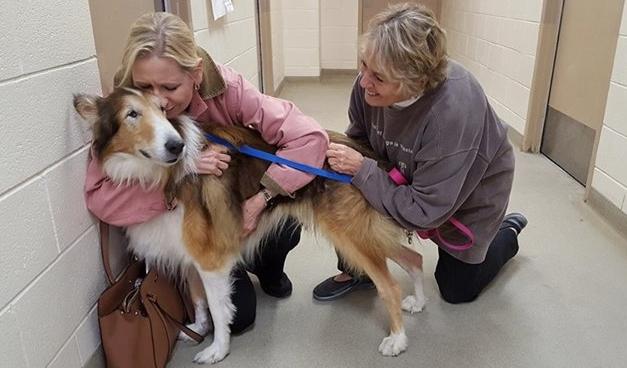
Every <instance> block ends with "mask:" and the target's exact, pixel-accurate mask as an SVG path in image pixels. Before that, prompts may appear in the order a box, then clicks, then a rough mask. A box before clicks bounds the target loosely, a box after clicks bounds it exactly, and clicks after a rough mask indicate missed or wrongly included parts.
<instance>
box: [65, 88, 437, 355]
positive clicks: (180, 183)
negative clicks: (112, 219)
mask: <svg viewBox="0 0 627 368" xmlns="http://www.w3.org/2000/svg"><path fill="white" fill-rule="evenodd" d="M74 105H75V108H76V110H77V111H78V112H79V113H80V114H81V116H83V117H84V118H85V119H86V120H87V121H89V122H91V124H92V126H93V132H94V141H93V144H94V149H95V152H96V155H97V158H96V159H98V160H100V162H101V164H102V167H103V169H104V171H105V174H106V175H108V176H109V177H111V178H112V180H113V181H114V182H117V183H127V182H131V181H132V182H139V183H140V184H141V185H143V186H145V187H147V188H149V187H150V188H163V190H164V191H165V193H166V197H167V198H168V199H169V200H171V201H172V203H173V204H174V203H176V207H175V208H174V209H172V210H170V211H168V212H166V213H164V214H163V215H160V216H158V217H157V218H155V219H152V220H150V221H148V222H146V223H143V224H138V225H133V226H129V227H128V228H127V234H128V236H129V238H130V246H131V248H132V250H133V252H135V253H136V254H137V255H138V256H141V257H145V258H146V259H147V261H148V262H149V263H150V264H152V265H156V266H161V267H164V268H166V269H169V270H176V271H175V272H179V271H185V270H188V269H192V271H193V270H195V271H197V273H196V272H189V273H188V277H189V280H190V282H191V283H192V284H194V282H193V281H194V280H196V281H197V282H199V283H202V286H203V287H204V290H203V289H202V288H201V289H200V290H199V289H197V288H194V287H192V288H191V289H192V298H193V299H194V303H195V306H196V322H195V324H194V325H192V328H197V329H199V330H201V332H206V330H207V326H208V318H207V316H206V307H207V305H208V307H209V310H210V312H211V317H212V320H213V324H214V340H213V343H212V344H211V345H210V346H209V347H208V348H206V349H204V350H203V351H201V352H200V353H198V355H197V356H196V358H195V359H194V360H195V361H196V362H199V363H204V362H208V361H209V362H217V361H219V360H221V359H223V358H224V357H225V356H226V355H227V354H228V352H229V335H230V332H229V324H230V322H231V321H232V318H233V313H234V307H233V304H232V303H231V300H230V294H231V281H230V272H231V269H232V267H233V266H234V264H235V263H236V262H237V261H238V259H240V257H241V255H242V254H243V253H244V252H245V251H246V250H248V249H252V248H254V245H256V244H258V243H260V240H261V239H262V238H263V237H264V236H266V235H267V234H268V233H269V232H271V231H274V230H275V229H276V228H277V226H278V224H280V223H281V221H283V220H284V219H285V218H286V217H287V216H293V217H295V218H297V219H298V220H299V221H301V222H302V223H303V224H304V225H305V226H310V227H311V228H312V229H314V230H315V231H316V232H318V233H321V234H323V235H325V236H326V237H327V238H328V239H329V240H330V241H331V243H332V244H333V245H334V246H335V247H336V249H337V250H338V251H339V252H340V253H341V254H342V255H343V256H344V257H345V258H346V260H347V261H348V262H349V263H350V264H351V265H352V266H353V267H355V268H356V269H359V270H362V271H365V272H366V273H367V274H368V275H369V276H370V278H371V279H372V280H373V281H374V283H375V285H376V287H377V290H378V292H379V295H380V296H381V298H382V299H383V300H384V302H385V305H386V308H387V310H388V313H389V315H390V323H391V325H390V335H389V336H387V337H386V338H384V339H383V342H382V343H381V344H380V346H379V351H381V353H383V354H384V355H398V354H399V353H401V352H402V351H404V350H405V349H406V347H407V337H406V335H405V331H404V328H403V323H402V315H401V308H402V309H405V310H407V311H410V312H412V313H413V312H417V311H420V310H422V308H423V306H424V302H425V299H424V296H423V291H422V257H421V256H420V255H419V254H418V253H416V252H414V251H413V250H411V249H409V248H407V247H404V246H403V245H402V239H403V236H404V232H403V230H402V229H401V228H400V227H399V226H398V225H397V224H396V223H395V222H394V221H393V220H391V219H390V218H387V217H385V216H383V215H381V214H380V213H378V212H376V211H375V210H374V209H373V208H372V207H371V206H370V205H369V204H368V202H367V201H366V200H365V199H364V198H363V196H362V195H361V194H360V193H359V191H358V190H357V189H356V188H355V187H353V186H352V185H346V184H342V183H338V182H334V181H329V180H325V179H323V178H320V177H317V178H315V179H314V180H313V181H312V182H311V183H310V184H308V185H307V186H305V187H304V188H302V189H301V190H299V191H298V192H297V193H295V198H294V199H292V198H283V197H282V198H279V199H278V203H277V204H276V206H273V207H271V208H267V209H266V210H265V211H264V212H263V213H262V215H261V218H260V221H259V223H258V226H257V230H255V232H254V233H253V234H252V235H251V236H249V237H248V238H246V239H242V238H241V233H242V212H241V208H242V204H243V202H244V201H245V200H246V199H247V198H249V197H250V196H252V195H254V194H255V193H257V192H258V191H259V190H260V184H259V182H260V179H261V177H262V176H263V174H264V172H265V171H266V169H267V167H268V163H266V162H263V161H260V160H257V159H252V158H248V157H244V156H242V155H240V154H233V155H232V161H231V162H230V164H229V168H228V169H227V170H225V172H224V174H223V175H222V176H213V175H196V174H194V173H193V169H194V167H195V161H196V159H197V157H198V155H199V153H200V151H201V149H203V147H204V146H205V145H206V144H207V142H206V141H205V140H204V137H203V134H202V132H201V131H200V129H199V128H198V127H197V126H196V125H195V123H194V122H193V121H191V120H190V119H188V118H186V117H180V118H178V119H175V120H172V121H168V120H167V119H166V117H165V115H164V113H163V111H161V110H160V108H159V105H158V103H157V102H156V101H155V100H154V99H153V98H152V97H150V96H149V95H144V94H143V93H141V92H138V91H136V90H132V89H126V88H122V89H116V90H115V91H114V92H113V93H112V94H110V95H109V96H108V97H107V98H100V97H95V96H86V95H77V96H75V98H74ZM206 129H208V130H209V132H210V133H212V134H215V135H218V136H220V137H222V138H224V139H226V140H228V141H229V142H231V143H232V144H235V145H241V144H247V145H250V146H253V147H256V148H259V149H262V150H265V151H274V150H275V148H274V147H272V146H270V145H268V144H267V143H265V142H264V141H263V140H262V139H261V138H260V135H259V134H258V133H257V132H255V131H253V130H250V129H246V128H240V127H220V126H217V125H215V126H210V127H206ZM330 137H331V140H332V141H333V142H338V143H342V144H346V145H349V146H351V147H353V148H355V149H358V150H360V151H361V152H362V153H363V154H365V155H369V156H371V155H372V154H371V153H370V152H368V151H367V150H366V149H364V148H363V147H361V146H360V145H358V144H357V143H355V142H353V141H351V140H349V139H347V138H346V137H344V136H342V135H340V134H337V133H330ZM177 143H184V148H183V149H182V151H181V152H176V151H177V150H176V149H172V148H170V149H168V148H167V147H168V145H169V146H177ZM164 147H166V148H164ZM179 148H180V146H179ZM171 151H173V152H171ZM387 258H390V259H393V260H394V261H396V262H397V263H398V264H399V265H401V266H402V267H403V268H404V269H405V270H406V271H407V272H408V273H409V274H410V276H411V277H412V279H413V280H414V286H415V290H414V291H415V295H410V296H408V297H407V298H405V299H404V300H403V301H402V302H401V291H400V287H399V285H398V283H397V282H396V281H395V280H394V279H393V278H392V276H391V275H390V273H389V271H388V268H387V265H386V259H387ZM203 291H204V294H206V295H203Z"/></svg>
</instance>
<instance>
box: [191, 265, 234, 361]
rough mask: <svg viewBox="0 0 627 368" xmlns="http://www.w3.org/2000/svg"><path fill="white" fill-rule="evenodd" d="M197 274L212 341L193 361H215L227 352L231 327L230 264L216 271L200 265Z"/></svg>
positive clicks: (232, 308)
mask: <svg viewBox="0 0 627 368" xmlns="http://www.w3.org/2000/svg"><path fill="white" fill-rule="evenodd" d="M196 268H197V269H198V274H199V275H200V279H201V280H202V284H203V286H204V287H205V293H206V295H207V303H208V304H209V311H210V312H211V318H212V320H213V342H212V343H211V345H209V347H207V348H205V349H204V350H202V351H201V352H199V353H198V354H196V356H195V357H194V362H196V363H199V364H203V363H207V362H210V363H216V362H219V361H221V360H222V359H224V357H226V355H227V354H228V353H229V347H230V339H231V329H230V324H231V322H232V320H233V315H234V314H235V307H234V306H233V303H232V302H231V277H230V276H231V268H232V265H229V266H228V267H224V268H223V269H221V270H216V271H204V270H202V269H200V267H196Z"/></svg>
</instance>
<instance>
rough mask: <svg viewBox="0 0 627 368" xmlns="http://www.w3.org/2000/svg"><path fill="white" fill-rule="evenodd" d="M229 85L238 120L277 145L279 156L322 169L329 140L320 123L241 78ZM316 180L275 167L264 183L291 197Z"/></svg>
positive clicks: (270, 169)
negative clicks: (263, 92)
mask: <svg viewBox="0 0 627 368" xmlns="http://www.w3.org/2000/svg"><path fill="white" fill-rule="evenodd" d="M229 83H232V85H231V86H230V87H231V88H228V92H227V93H228V94H229V96H227V99H228V100H230V101H228V103H229V105H230V110H231V111H234V114H235V118H236V119H235V120H237V121H240V122H242V124H243V125H245V126H247V127H249V128H253V129H255V130H257V131H259V132H260V133H261V136H262V137H263V139H264V140H265V141H266V142H268V143H270V144H272V145H275V146H277V147H278V150H277V152H276V154H277V156H280V157H283V158H286V159H288V160H293V161H297V162H300V163H304V164H307V165H310V166H314V167H318V168H320V167H322V165H323V163H324V160H325V155H326V150H327V148H328V145H329V137H328V135H327V133H326V132H325V131H324V130H323V129H322V127H321V126H320V125H319V124H318V122H316V121H315V120H314V119H313V118H311V117H309V116H306V115H305V114H303V113H302V112H301V111H300V110H299V109H298V108H297V107H296V106H295V105H294V104H293V103H291V102H289V101H285V100H282V99H279V98H274V97H271V96H267V95H264V94H262V93H261V92H259V91H258V90H257V88H256V87H254V86H253V85H252V84H251V83H250V82H248V81H247V80H246V79H245V78H244V77H243V76H241V75H238V76H237V77H236V78H235V79H234V80H233V81H231V82H229ZM313 178H314V175H311V174H307V173H303V172H301V171H298V170H295V169H291V168H288V167H285V166H281V165H277V164H272V165H270V167H269V168H268V171H266V173H265V175H264V177H263V178H262V184H263V185H264V186H266V187H270V189H273V190H276V191H278V192H279V193H280V194H282V195H291V194H292V193H293V192H294V191H296V190H298V189H300V188H302V187H304V186H305V185H306V184H308V183H309V182H310V181H311V180H313Z"/></svg>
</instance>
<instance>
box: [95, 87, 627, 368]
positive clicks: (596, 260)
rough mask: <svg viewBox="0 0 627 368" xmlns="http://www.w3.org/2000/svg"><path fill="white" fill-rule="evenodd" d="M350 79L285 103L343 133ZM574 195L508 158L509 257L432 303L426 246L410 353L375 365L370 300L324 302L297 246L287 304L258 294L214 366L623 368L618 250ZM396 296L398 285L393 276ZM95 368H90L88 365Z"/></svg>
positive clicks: (622, 242) (289, 92)
mask: <svg viewBox="0 0 627 368" xmlns="http://www.w3.org/2000/svg"><path fill="white" fill-rule="evenodd" d="M351 83H352V79H351V78H349V77H333V78H329V79H325V80H323V81H322V82H297V83H288V84H287V85H286V86H285V89H284V90H283V92H282V97H284V98H287V99H291V100H293V101H295V102H296V104H297V105H298V106H299V107H300V108H301V109H302V110H303V111H304V112H305V113H307V114H309V115H312V116H313V117H315V118H316V119H318V121H320V123H322V124H323V126H325V127H327V128H330V129H334V130H340V131H342V130H343V129H344V127H345V125H346V121H347V118H346V109H347V101H348V97H349V91H350V87H351ZM583 192H584V190H583V188H582V187H581V186H580V185H579V184H577V183H576V182H575V181H574V180H573V179H571V178H570V177H569V176H568V175H566V174H565V173H564V172H562V171H561V170H560V169H559V168H558V167H556V166H555V165H554V164H552V163H551V162H550V161H549V160H547V159H546V158H544V157H543V156H539V155H530V154H525V153H517V171H516V179H515V183H514V192H513V194H512V198H511V203H510V209H511V210H512V211H520V212H523V213H524V214H526V215H527V217H528V219H529V226H528V227H527V228H526V229H525V231H524V232H523V233H522V235H521V237H520V244H521V251H520V253H519V254H518V255H517V256H516V257H515V258H514V259H513V260H512V261H511V262H510V263H509V264H508V265H507V266H506V267H505V269H504V270H503V272H502V274H501V275H499V277H498V278H497V280H496V281H495V282H494V283H493V284H492V285H491V286H490V287H488V289H487V290H485V291H484V293H483V294H482V295H481V296H480V297H479V299H478V300H476V301H475V302H473V303H470V304H466V305H450V304H447V303H445V302H444V301H442V299H441V298H440V296H439V294H438V291H437V286H436V284H435V280H434V278H433V271H434V267H435V262H436V257H437V250H436V248H435V246H434V245H432V244H430V243H424V244H422V245H417V246H416V247H417V250H419V251H420V252H422V253H423V254H424V255H425V293H426V295H427V297H428V298H429V300H428V302H427V306H426V309H425V311H424V312H422V313H420V314H417V315H405V317H404V318H405V324H406V329H407V334H408V337H409V343H410V346H409V348H408V350H407V352H405V353H403V354H402V355H400V356H398V357H396V358H384V357H382V356H381V355H380V354H379V353H378V352H377V346H378V344H379V342H380V340H381V338H383V337H384V335H385V334H386V328H387V320H386V313H385V311H384V307H383V305H382V303H381V302H380V301H379V300H378V299H377V297H376V292H375V291H374V290H370V291H361V292H358V293H355V294H353V295H350V296H348V297H346V298H344V299H341V300H338V301H335V302H331V303H318V302H314V301H313V300H312V297H311V290H312V288H313V287H314V286H315V285H316V284H317V283H318V282H319V281H321V280H322V279H324V278H325V277H327V276H329V275H331V274H333V273H335V272H336V269H335V261H336V260H335V257H334V253H333V251H332V250H331V249H330V248H329V247H328V246H327V245H326V244H325V243H324V241H322V240H317V239H314V238H313V237H312V236H310V235H307V236H305V237H304V239H303V240H302V241H301V244H300V245H299V246H298V247H297V248H296V249H295V250H294V251H293V252H292V254H291V255H290V257H289V258H288V262H287V273H288V274H289V275H290V277H291V279H292V281H293V283H294V293H293V295H292V296H291V297H290V298H287V299H285V300H277V299H274V298H272V297H269V296H267V295H265V294H263V292H261V291H260V289H258V291H259V293H258V312H257V322H256V325H255V327H254V328H253V329H252V330H250V331H248V332H246V333H244V334H242V335H240V336H235V337H233V339H232V342H231V354H230V355H229V356H228V357H227V358H226V360H224V361H223V362H221V363H219V364H218V365H217V366H219V367H225V368H226V367H238V368H244V367H258V368H261V367H290V368H291V367H360V368H366V367H425V368H427V367H438V368H439V367H442V368H444V367H454V368H459V367H481V368H488V367H498V368H503V367H525V368H527V367H552V368H553V367H569V368H570V367H604V368H605V367H617V368H618V367H625V366H626V364H627V348H626V347H627V239H625V238H624V237H621V236H620V235H619V234H618V233H617V231H615V229H613V228H612V227H610V226H609V225H608V224H607V223H606V222H605V221H604V220H603V219H602V218H601V217H599V216H598V215H597V214H596V213H595V212H594V211H593V210H591V209H590V208H589V207H588V205H586V204H585V203H584V202H583V201H582V198H583ZM392 269H393V272H394V274H395V275H397V276H398V278H399V279H400V280H401V281H402V285H403V288H404V290H405V292H407V291H409V290H410V287H411V285H410V283H409V280H408V279H407V278H406V277H405V275H404V273H403V272H402V271H400V269H398V268H396V267H395V266H393V267H392ZM210 340H211V338H210V337H209V339H208V341H207V342H205V343H204V344H203V345H202V346H192V345H184V344H179V345H178V347H177V352H176V354H175V356H174V358H173V360H172V362H171V364H170V366H171V367H192V366H194V364H193V363H192V358H193V356H194V355H195V354H196V353H197V352H198V351H199V350H200V349H202V348H204V347H206V346H207V345H208V344H209V342H210ZM97 365H98V364H94V366H97Z"/></svg>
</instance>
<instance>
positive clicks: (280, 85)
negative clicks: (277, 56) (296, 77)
mask: <svg viewBox="0 0 627 368" xmlns="http://www.w3.org/2000/svg"><path fill="white" fill-rule="evenodd" d="M283 87H285V77H283V79H281V83H279V85H278V86H277V88H275V89H274V93H273V94H272V96H273V97H279V95H280V94H281V92H282V91H283Z"/></svg>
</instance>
